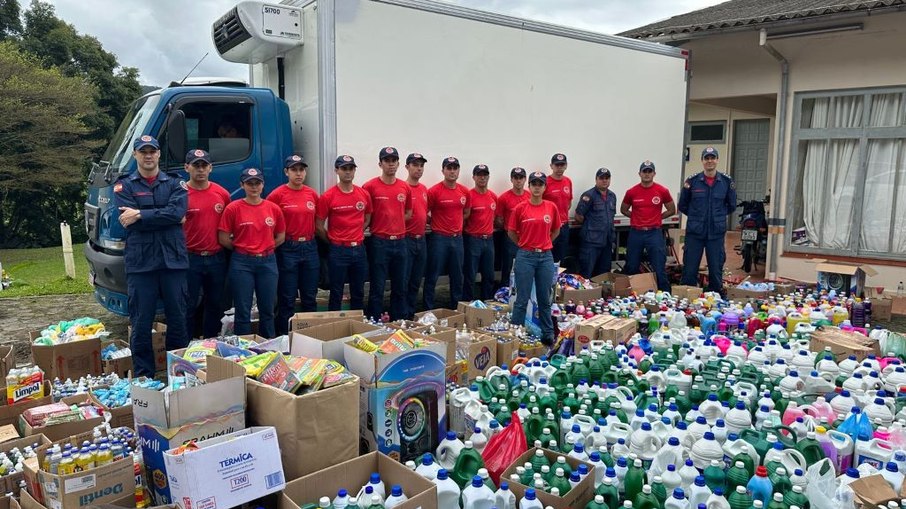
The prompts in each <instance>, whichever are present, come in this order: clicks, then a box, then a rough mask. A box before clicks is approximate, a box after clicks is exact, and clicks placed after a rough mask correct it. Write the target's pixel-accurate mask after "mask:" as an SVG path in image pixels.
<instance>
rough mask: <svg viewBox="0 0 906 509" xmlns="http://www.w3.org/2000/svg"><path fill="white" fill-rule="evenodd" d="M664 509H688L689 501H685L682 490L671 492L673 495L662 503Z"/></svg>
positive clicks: (677, 489)
mask: <svg viewBox="0 0 906 509" xmlns="http://www.w3.org/2000/svg"><path fill="white" fill-rule="evenodd" d="M695 507H698V506H695ZM664 509H689V501H688V500H686V494H685V492H683V489H682V488H676V489H675V490H673V495H672V496H670V497H667V500H665V501H664Z"/></svg>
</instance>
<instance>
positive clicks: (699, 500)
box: [686, 475, 712, 507]
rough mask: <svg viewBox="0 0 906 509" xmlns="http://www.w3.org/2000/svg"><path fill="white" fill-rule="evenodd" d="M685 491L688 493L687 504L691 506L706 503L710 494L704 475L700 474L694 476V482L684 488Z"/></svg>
mask: <svg viewBox="0 0 906 509" xmlns="http://www.w3.org/2000/svg"><path fill="white" fill-rule="evenodd" d="M686 493H687V494H688V495H689V505H691V506H692V507H698V504H705V503H707V502H708V498H709V497H711V495H712V493H711V489H710V488H708V485H707V484H706V483H705V477H704V476H701V475H700V476H698V477H696V478H695V482H693V483H692V486H690V487H689V489H688V490H686Z"/></svg>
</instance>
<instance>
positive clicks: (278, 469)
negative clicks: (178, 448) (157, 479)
mask: <svg viewBox="0 0 906 509" xmlns="http://www.w3.org/2000/svg"><path fill="white" fill-rule="evenodd" d="M164 462H165V464H166V466H167V479H168V481H169V482H170V493H171V496H172V498H173V503H174V504H175V505H176V506H177V507H179V508H181V509H194V508H199V509H201V508H208V509H217V508H224V509H226V508H229V507H236V506H238V505H241V504H244V503H246V502H251V501H252V500H255V499H256V498H260V497H263V496H265V495H268V494H270V493H274V492H277V491H281V490H282V489H283V487H284V486H285V485H286V481H285V479H284V477H283V465H281V464H280V446H279V444H278V443H277V431H276V430H274V428H272V427H269V426H267V427H254V428H249V429H245V430H241V431H237V432H235V433H230V434H229V435H224V436H220V437H217V438H212V439H210V440H205V441H204V442H201V443H199V444H198V449H196V450H194V451H187V452H185V453H182V454H173V451H167V452H165V453H164Z"/></svg>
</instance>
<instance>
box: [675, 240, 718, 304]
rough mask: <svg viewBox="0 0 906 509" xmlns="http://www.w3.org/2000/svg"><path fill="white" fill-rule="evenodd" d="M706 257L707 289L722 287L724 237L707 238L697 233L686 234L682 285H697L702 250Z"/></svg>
mask: <svg viewBox="0 0 906 509" xmlns="http://www.w3.org/2000/svg"><path fill="white" fill-rule="evenodd" d="M703 251H704V253H705V254H706V256H707V257H708V291H709V292H719V291H721V289H722V288H723V267H724V257H725V256H726V254H725V253H724V238H723V237H717V238H714V239H708V238H705V237H699V236H697V235H688V234H687V235H686V246H685V251H684V253H683V280H682V283H683V284H684V285H689V286H698V267H699V265H701V263H702V252H703Z"/></svg>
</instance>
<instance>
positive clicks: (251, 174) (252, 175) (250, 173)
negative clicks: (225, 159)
mask: <svg viewBox="0 0 906 509" xmlns="http://www.w3.org/2000/svg"><path fill="white" fill-rule="evenodd" d="M250 180H260V181H261V182H264V173H262V172H261V170H259V169H258V168H246V169H244V170H242V175H240V176H239V182H242V183H243V184H245V183H246V182H248V181H250Z"/></svg>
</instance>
